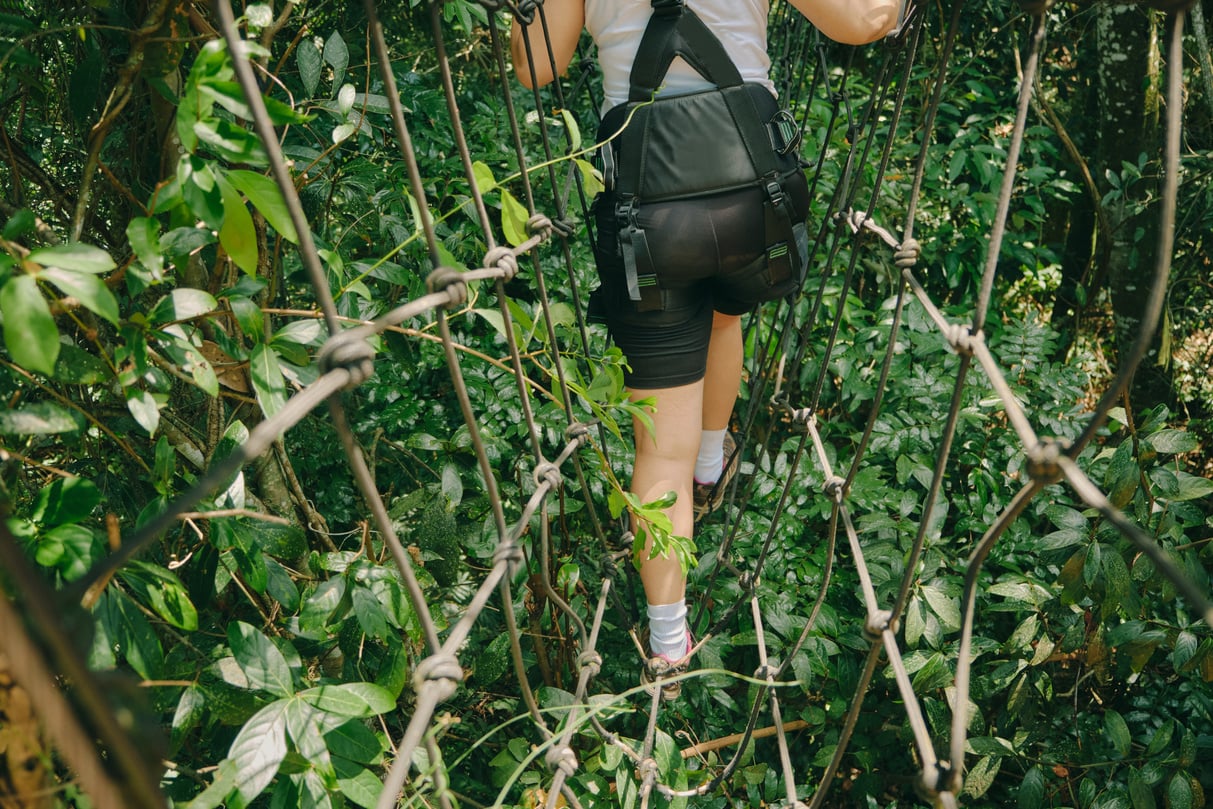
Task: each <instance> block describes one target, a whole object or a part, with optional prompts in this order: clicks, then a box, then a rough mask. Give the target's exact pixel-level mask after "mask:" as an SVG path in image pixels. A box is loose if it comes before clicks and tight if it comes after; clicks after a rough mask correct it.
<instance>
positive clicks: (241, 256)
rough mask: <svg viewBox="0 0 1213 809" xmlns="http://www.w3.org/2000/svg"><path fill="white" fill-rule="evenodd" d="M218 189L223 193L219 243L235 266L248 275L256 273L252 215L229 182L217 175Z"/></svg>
mask: <svg viewBox="0 0 1213 809" xmlns="http://www.w3.org/2000/svg"><path fill="white" fill-rule="evenodd" d="M219 191H220V193H221V194H222V195H223V227H221V228H219V243H220V244H221V245H223V249H224V250H226V251H227V254H228V255H229V256H231V257H232V261H234V262H236V266H237V267H239V268H240V269H242V270H244V271H245V272H246V273H248V274H249V275H256V274H257V230H256V228H254V227H253V216H252V214H250V213H249V212H248V208H246V207H245V206H244V198H243V197H241V196H240V192H239V191H237V190H236V189H235V188H234V187H233V186H232V184H231V183H229V182H228V181H227V179H226V178H224V177H222V176H221V177H219Z"/></svg>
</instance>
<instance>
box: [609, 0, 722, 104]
mask: <svg viewBox="0 0 1213 809" xmlns="http://www.w3.org/2000/svg"><path fill="white" fill-rule="evenodd" d="M653 9H654V11H653V16H652V17H650V18H649V24H648V26H647V27H646V28H645V29H644V36H643V37H642V38H641V40H640V49H639V50H638V51H636V58H635V59H634V60H632V73H631V89H630V90H629V91H628V92H629V95H628V100H629V101H649V100H651V99H652V98H653V94H654V93H656V92H657V90H658V88H660V87H661V84H662V82H664V81H665V74H666V71H668V70H669V69H670V63H672V62H673V61H674V57H675V56H681V57H682V58H683V59H685V60H686V62H687V64H689V65H690V66H691V67H693V68H694V69H695V71H696V72H697V73H699V75H701V76H703V77H704V78H705V79H707V80H708V81H710V82H712V84H715V85H716V86H717V87H739V86H740V85H741V83H742V79H741V73H740V71H738V70H737V66H736V65H734V64H733V60H732V59H730V58H729V54H728V52H726V51H725V49H724V46H723V45H721V44H720V40H719V39H717V38H716V35H715V34H713V33H712V30H711V29H710V28H708V27H707V25H705V24H704V22H703V20H701V19H699V17H698V16H697V15H696V14H695V12H693V11H691V10H690V9H689V8H687V7H686V6H685V5H683V4H682V3H675V4H663V3H662V2H661V0H653Z"/></svg>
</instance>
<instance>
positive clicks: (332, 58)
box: [324, 31, 350, 90]
mask: <svg viewBox="0 0 1213 809" xmlns="http://www.w3.org/2000/svg"><path fill="white" fill-rule="evenodd" d="M324 61H326V62H328V63H329V64H330V65H331V66H332V68H333V89H334V90H336V89H337V88H338V87H340V86H341V85H342V84H343V83H344V82H345V69H346V68H347V67H348V66H349V64H350V49H349V48H348V47H346V44H345V40H344V39H342V38H341V34H339V33H337V32H336V31H334V32H333V33H332V34H331V35H330V36H329V38H328V39H327V40H326V41H325V43H324Z"/></svg>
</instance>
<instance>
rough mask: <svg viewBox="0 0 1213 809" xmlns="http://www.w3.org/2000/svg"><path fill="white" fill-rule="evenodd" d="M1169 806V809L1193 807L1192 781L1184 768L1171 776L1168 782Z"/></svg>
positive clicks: (1188, 808)
mask: <svg viewBox="0 0 1213 809" xmlns="http://www.w3.org/2000/svg"><path fill="white" fill-rule="evenodd" d="M1167 806H1168V807H1169V809H1192V781H1191V777H1190V776H1189V775H1188V774H1187V773H1186V772H1185V771H1183V770H1180V771H1179V772H1177V773H1175V775H1173V776H1171V782H1170V783H1169V784H1167Z"/></svg>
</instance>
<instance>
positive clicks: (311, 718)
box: [286, 699, 333, 773]
mask: <svg viewBox="0 0 1213 809" xmlns="http://www.w3.org/2000/svg"><path fill="white" fill-rule="evenodd" d="M327 718H328V715H327V714H325V712H324V711H321V710H320V709H318V708H316V707H314V706H312V705H309V704H307V703H306V702H304V701H303V700H301V699H293V700H291V701H290V702H289V703H287V706H286V731H287V735H289V736H290V738H291V740H292V741H294V742H295V749H296V750H298V751H299V755H301V756H303V757H304V758H305V759H307V761H308V764H309V765H311V766H312V767H314V768H316V769H317V770H320V771H322V772H329V773H331V772H332V769H333V764H332V761H331V760H330V758H329V749H328V747H326V746H325V744H324V730H325V727H324V726H325V720H326V719H327Z"/></svg>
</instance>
